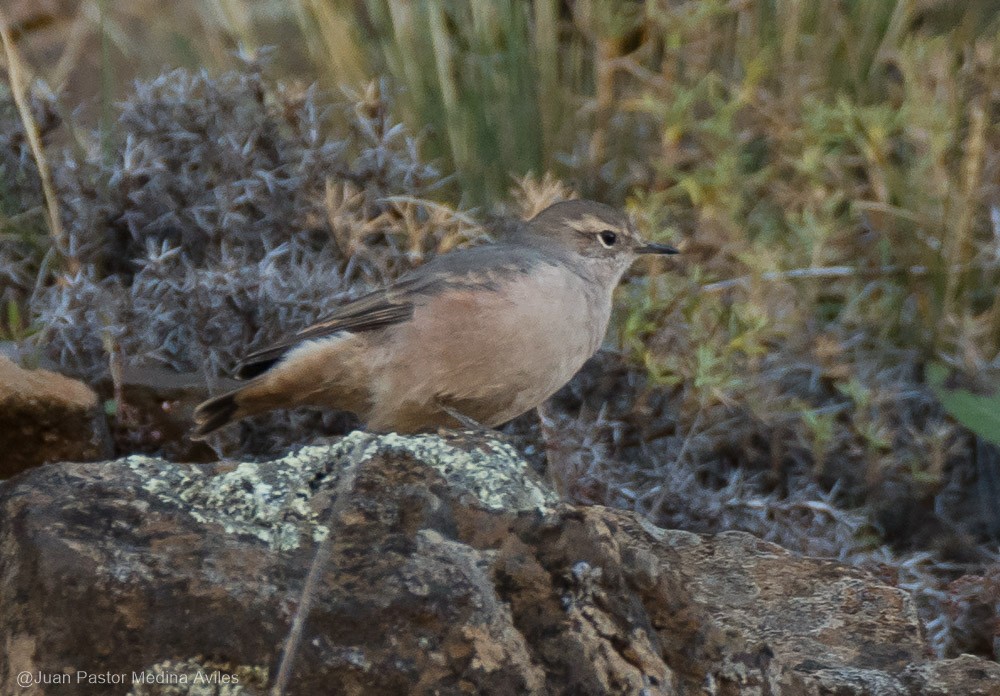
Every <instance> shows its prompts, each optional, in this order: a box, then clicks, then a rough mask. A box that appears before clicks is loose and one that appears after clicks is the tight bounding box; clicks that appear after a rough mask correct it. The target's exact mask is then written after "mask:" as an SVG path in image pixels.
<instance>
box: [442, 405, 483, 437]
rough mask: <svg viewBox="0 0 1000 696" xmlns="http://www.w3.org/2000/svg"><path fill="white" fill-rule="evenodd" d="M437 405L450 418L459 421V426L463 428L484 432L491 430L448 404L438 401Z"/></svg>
mask: <svg viewBox="0 0 1000 696" xmlns="http://www.w3.org/2000/svg"><path fill="white" fill-rule="evenodd" d="M437 405H438V408H440V409H441V410H442V411H444V412H445V413H447V414H448V415H449V416H451V417H452V418H454V419H455V420H456V421H458V424H459V425H461V426H462V427H463V428H467V429H469V430H483V431H486V430H489V428H487V427H486V426H485V425H483V424H482V423H480V422H479V421H477V420H474V419H472V418H469V417H468V416H467V415H465V414H464V413H462V412H461V411H459V410H457V409H454V408H452V407H451V406H448V405H447V404H444V403H442V402H441V401H438V402H437Z"/></svg>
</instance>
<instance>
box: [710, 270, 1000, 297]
mask: <svg viewBox="0 0 1000 696" xmlns="http://www.w3.org/2000/svg"><path fill="white" fill-rule="evenodd" d="M959 266H964V267H965V268H967V267H968V266H969V264H961V265H960V264H953V266H952V268H951V270H952V272H953V273H957V272H959V271H960V270H962V268H961V267H959ZM993 267H994V265H993V264H985V265H983V266H982V268H993ZM929 272H930V271H929V269H928V268H927V267H926V266H910V267H909V268H904V267H902V266H882V267H881V268H856V267H854V266H826V267H819V268H793V269H791V270H788V271H768V272H767V273H761V274H760V280H765V281H775V280H795V279H798V278H850V277H851V276H864V275H893V274H897V273H906V274H908V275H915V276H922V275H927V274H928V273H929ZM752 280H753V278H752V277H751V276H740V277H739V278H731V279H729V280H720V281H717V282H715V283H706V284H705V285H702V286H701V291H702V292H720V291H722V290H729V289H730V288H735V287H739V286H741V285H748V284H749V283H750V282H751V281H752Z"/></svg>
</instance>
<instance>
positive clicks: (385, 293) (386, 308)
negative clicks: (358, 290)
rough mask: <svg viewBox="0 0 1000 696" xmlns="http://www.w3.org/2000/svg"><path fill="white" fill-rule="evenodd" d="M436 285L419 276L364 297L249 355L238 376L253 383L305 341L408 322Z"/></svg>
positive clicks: (239, 369) (238, 370) (237, 373)
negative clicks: (418, 302) (420, 299)
mask: <svg viewBox="0 0 1000 696" xmlns="http://www.w3.org/2000/svg"><path fill="white" fill-rule="evenodd" d="M432 285H434V279H433V278H432V277H429V276H427V275H425V274H415V275H413V276H411V277H408V278H403V279H401V280H399V281H398V282H396V283H395V284H393V285H391V286H390V287H388V288H383V289H381V290H376V291H374V292H370V293H368V294H367V295H362V296H361V297H359V298H358V299H356V300H353V301H352V302H348V303H347V304H345V305H343V306H342V307H338V308H337V309H336V310H334V311H333V312H331V313H330V314H328V315H326V316H324V317H322V318H320V319H319V320H318V321H317V322H315V323H314V324H311V325H310V326H308V327H306V328H305V329H302V330H301V331H299V332H298V333H296V334H294V335H292V336H290V337H289V338H287V339H285V340H283V341H280V342H278V343H276V344H274V345H272V346H269V347H267V348H264V349H263V350H258V351H256V352H254V353H251V354H249V355H248V356H246V358H244V360H243V362H242V363H240V365H239V367H238V368H237V369H236V376H237V377H238V378H239V379H249V378H251V377H256V376H257V375H259V374H261V373H263V372H266V371H267V370H268V369H270V368H271V367H272V366H273V365H274V364H275V363H276V362H278V360H280V359H281V357H282V356H284V355H285V353H287V352H288V351H289V350H290V349H291V348H293V347H295V346H296V345H298V344H299V343H302V342H303V341H308V340H311V339H316V338H325V337H327V336H332V335H333V334H336V333H340V332H342V331H350V332H354V333H357V332H361V331H373V330H375V329H381V328H384V327H386V326H392V325H393V324H398V323H400V322H403V321H406V320H407V319H409V318H410V317H412V316H413V307H414V302H415V300H416V298H417V296H418V295H421V294H425V293H427V292H430V291H432V287H431V286H432Z"/></svg>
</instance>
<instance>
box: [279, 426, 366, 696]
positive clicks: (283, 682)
mask: <svg viewBox="0 0 1000 696" xmlns="http://www.w3.org/2000/svg"><path fill="white" fill-rule="evenodd" d="M371 440H372V437H371V436H370V435H366V436H365V437H364V438H363V439H362V440H361V441H360V442H358V444H356V445H355V446H354V448H353V449H352V450H351V453H350V455H348V457H347V465H346V466H345V467H344V470H343V472H342V474H341V477H340V481H339V482H337V487H336V488H335V489H334V491H333V493H334V496H335V497H334V501H333V507H331V509H330V522H329V524H328V528H329V532H328V533H327V535H326V538H325V539H323V541H321V542H320V544H319V546H318V547H317V548H316V554H315V555H314V556H313V560H312V564H311V565H310V566H309V574H308V575H307V576H306V582H305V585H303V587H302V595H301V596H300V597H299V606H298V607H297V608H296V609H295V616H294V617H292V625H291V627H290V628H289V629H288V637H287V638H286V639H285V649H284V651H283V652H282V655H281V664H280V665H279V666H278V676H277V677H275V680H274V686H273V687H272V689H271V696H284V694H285V693H286V690H287V689H288V683H289V681H290V680H291V678H292V669H293V668H294V667H295V656H296V653H297V652H298V649H299V643H301V642H302V632H303V629H304V628H305V623H306V619H307V618H308V617H309V610H310V608H311V607H312V602H313V599H314V598H315V596H316V590H317V588H318V587H319V583H320V578H321V577H322V576H323V572H324V571H325V570H326V568H327V566H328V565H329V561H330V557H331V555H332V554H333V544H334V540H335V539H336V538H337V530H338V527H339V524H338V522H339V520H340V516H341V515H342V514H343V512H344V508H346V507H347V501H348V497H349V495H350V492H351V489H352V488H354V480H355V479H356V478H357V474H358V466H359V465H360V464H361V458H362V457H363V456H364V454H365V449H366V447H367V446H368V444H369V443H370V442H371Z"/></svg>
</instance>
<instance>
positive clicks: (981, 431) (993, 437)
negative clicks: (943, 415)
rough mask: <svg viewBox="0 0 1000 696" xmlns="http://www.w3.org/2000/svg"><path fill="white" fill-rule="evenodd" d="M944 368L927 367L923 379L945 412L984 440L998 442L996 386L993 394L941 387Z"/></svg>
mask: <svg viewBox="0 0 1000 696" xmlns="http://www.w3.org/2000/svg"><path fill="white" fill-rule="evenodd" d="M947 375H948V369H947V368H946V367H945V366H944V365H940V364H932V365H928V367H927V382H928V384H929V385H930V387H931V389H932V390H933V391H934V394H935V395H936V396H937V398H938V400H939V401H940V402H941V405H942V406H943V407H944V410H945V411H947V412H948V414H949V415H950V416H951V417H952V418H954V419H955V420H957V421H958V422H959V423H961V424H962V425H964V426H965V427H966V428H968V429H969V430H971V431H972V432H974V433H975V434H976V435H978V436H979V437H981V438H983V439H984V440H989V441H990V442H992V443H993V444H995V445H1000V389H998V390H997V391H995V392H994V393H993V394H989V395H983V394H973V393H972V392H970V391H968V390H966V389H948V388H946V387H945V386H944V382H945V378H946V377H947Z"/></svg>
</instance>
